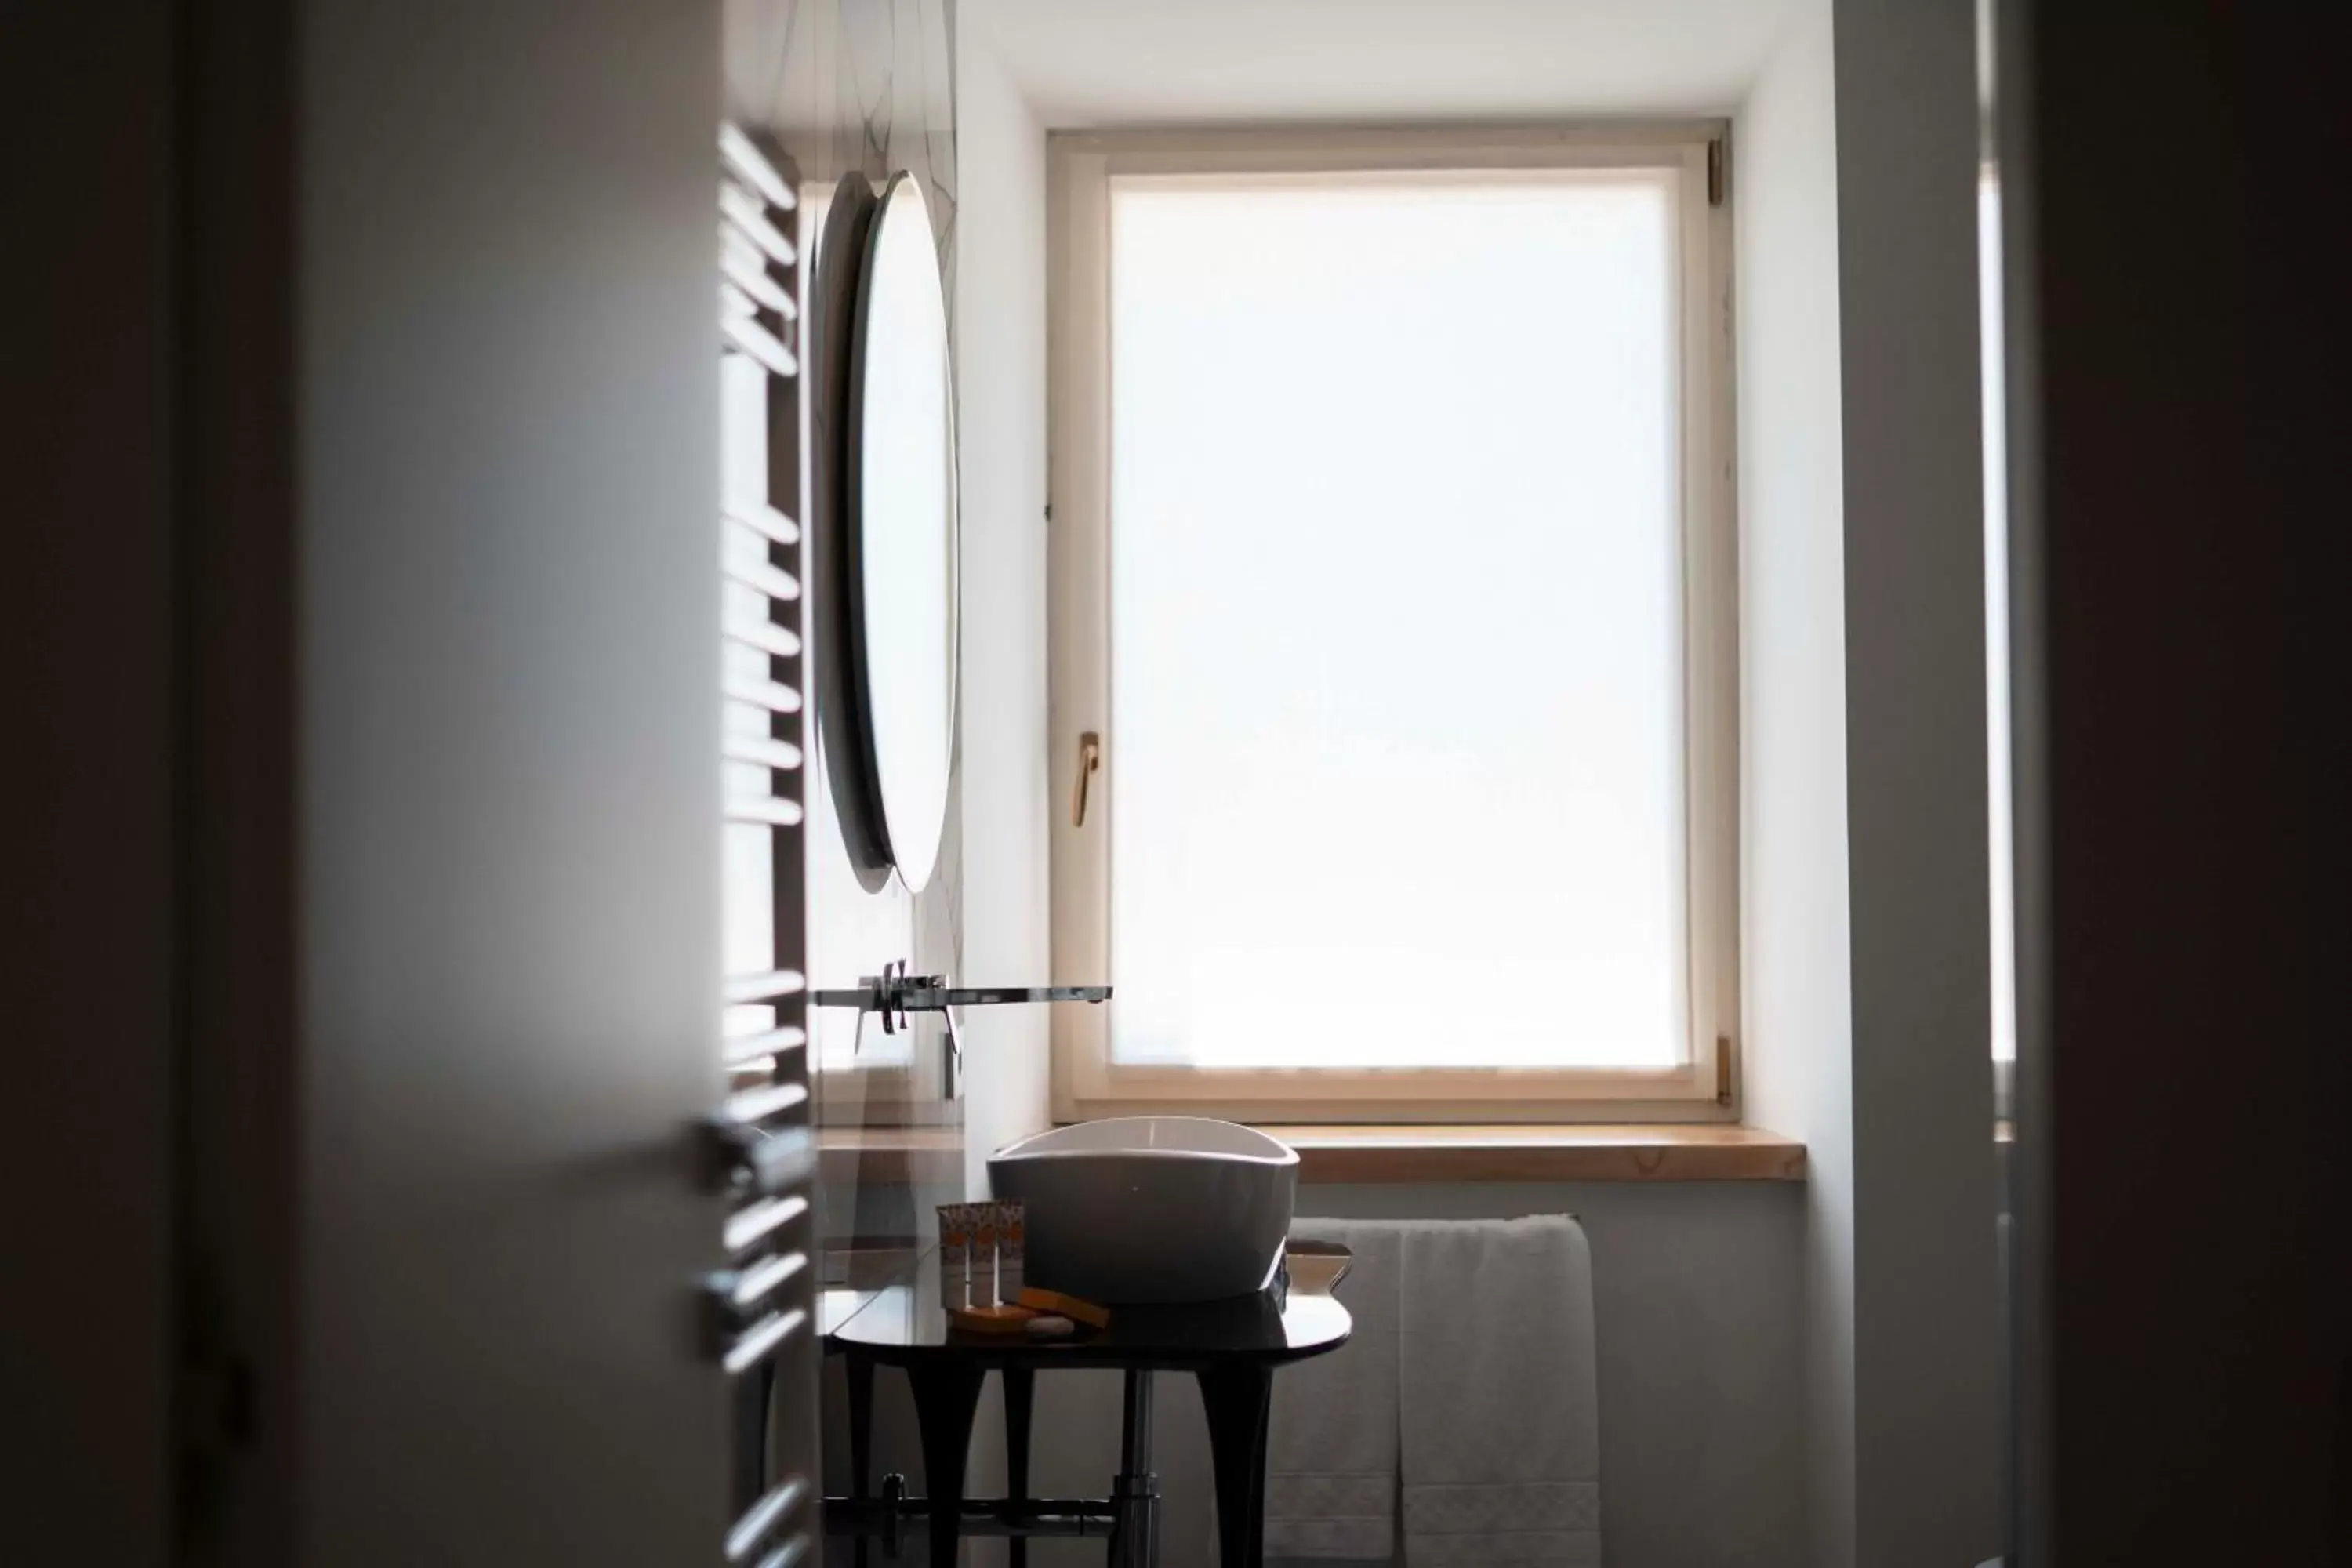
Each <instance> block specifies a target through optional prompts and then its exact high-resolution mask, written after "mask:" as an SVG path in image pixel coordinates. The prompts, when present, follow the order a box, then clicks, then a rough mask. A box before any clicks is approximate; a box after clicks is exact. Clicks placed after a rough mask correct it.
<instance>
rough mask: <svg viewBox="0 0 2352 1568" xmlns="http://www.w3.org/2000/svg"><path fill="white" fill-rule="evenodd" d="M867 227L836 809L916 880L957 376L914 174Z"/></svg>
mask: <svg viewBox="0 0 2352 1568" xmlns="http://www.w3.org/2000/svg"><path fill="white" fill-rule="evenodd" d="M863 226H864V229H865V233H864V235H863V238H864V241H865V243H864V245H863V247H862V256H861V257H860V258H859V265H858V268H857V289H856V300H855V303H854V305H853V306H852V312H851V313H852V316H853V326H852V330H851V332H850V334H849V339H850V341H849V342H848V344H847V347H848V350H849V353H848V359H849V363H848V366H847V371H848V376H847V380H848V386H847V388H846V390H847V393H848V396H847V398H846V399H845V404H846V406H845V407H844V408H843V409H841V411H840V413H841V418H840V420H839V422H838V423H839V436H840V440H841V442H842V447H843V452H842V462H841V480H842V482H841V486H840V489H839V491H838V493H837V502H838V504H837V509H836V510H837V516H836V518H835V527H836V530H837V538H836V539H835V549H836V550H837V551H838V555H839V564H840V580H839V582H838V584H836V585H835V594H834V603H835V616H836V618H837V620H838V621H839V623H840V624H839V625H838V626H836V627H835V631H836V632H837V634H838V635H837V636H836V637H833V638H829V639H828V641H829V642H831V643H832V644H833V647H832V648H831V649H830V650H829V651H830V652H831V653H832V654H833V657H834V658H835V659H836V660H837V661H838V663H839V668H838V669H837V672H836V673H837V674H838V676H839V678H840V679H837V680H833V681H827V682H825V685H826V686H827V687H829V688H831V689H832V690H833V691H834V692H835V694H836V695H835V707H836V709H837V710H838V711H837V712H836V714H835V717H836V718H837V719H838V720H839V721H840V722H839V723H838V724H835V725H828V726H827V727H826V732H827V741H828V747H829V749H830V751H831V752H832V753H833V754H832V756H831V758H830V760H829V766H831V767H833V768H835V770H839V771H842V772H845V773H852V774H856V775H857V776H856V777H855V778H845V779H842V780H841V781H840V782H842V783H843V784H845V785H847V786H848V787H847V788H846V789H845V792H844V793H845V794H846V795H849V796H851V797H853V798H854V800H855V803H856V808H855V810H854V811H850V812H845V813H844V814H843V815H844V818H845V821H844V826H845V830H846V837H849V838H850V840H851V841H852V847H853V849H858V848H860V847H861V841H862V848H863V850H864V853H863V854H862V855H861V857H860V858H864V859H866V860H868V861H871V860H873V859H876V858H880V859H881V860H883V861H884V863H886V864H887V865H891V866H895V867H896V868H898V875H899V877H900V879H902V880H903V881H904V882H905V883H906V885H907V887H908V889H909V890H910V891H918V892H919V891H920V890H921V889H922V888H923V887H924V885H925V884H927V883H928V882H929V880H930V879H931V872H932V869H933V868H934V867H935V866H936V864H937V862H938V859H939V851H940V832H941V830H942V829H943V828H944V826H946V820H947V804H948V774H949V770H950V767H951V766H952V764H953V762H954V751H955V711H956V637H957V625H956V623H957V604H956V600H957V572H956V565H957V563H956V533H957V512H956V447H955V385H954V382H953V379H952V377H951V374H950V367H949V359H948V319H947V295H946V291H945V289H944V287H943V286H942V283H941V279H940V259H939V247H938V243H937V241H936V240H935V239H934V237H933V236H932V232H931V218H930V213H929V208H928V207H927V206H926V205H925V203H924V201H923V192H922V187H921V185H920V184H918V183H917V182H916V180H915V178H914V176H912V175H910V174H897V175H894V176H892V178H891V180H890V183H889V184H888V185H887V187H886V188H885V189H884V191H883V193H882V195H881V196H880V198H879V199H878V201H877V202H875V204H874V206H873V209H872V215H871V217H870V219H869V220H868V221H867V222H866V224H864V225H863ZM853 816H863V817H865V818H866V820H865V821H862V822H853V821H851V820H850V818H851V817H853Z"/></svg>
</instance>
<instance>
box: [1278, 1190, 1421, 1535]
mask: <svg viewBox="0 0 2352 1568" xmlns="http://www.w3.org/2000/svg"><path fill="white" fill-rule="evenodd" d="M1291 1234H1293V1235H1294V1236H1297V1237H1304V1238H1307V1239H1311V1240H1316V1241H1336V1242H1338V1243H1339V1244H1340V1245H1341V1246H1343V1247H1347V1248H1348V1249H1349V1251H1351V1252H1353V1253H1354V1254H1355V1255H1356V1258H1355V1262H1354V1263H1353V1264H1351V1265H1350V1266H1349V1269H1348V1277H1347V1278H1346V1279H1342V1280H1341V1281H1339V1288H1338V1289H1337V1291H1336V1292H1335V1293H1336V1294H1337V1295H1338V1296H1339V1300H1341V1301H1342V1302H1343V1303H1345V1304H1346V1306H1347V1309H1348V1312H1349V1316H1350V1317H1352V1318H1353V1319H1354V1320H1355V1329H1354V1331H1353V1332H1352V1333H1351V1334H1350V1335H1349V1339H1348V1342H1347V1343H1346V1344H1344V1345H1342V1346H1340V1347H1339V1349H1338V1350H1336V1351H1334V1352H1331V1353H1330V1354H1329V1355H1326V1356H1317V1357H1315V1358H1314V1359H1313V1360H1311V1361H1306V1362H1301V1363H1298V1364H1297V1365H1295V1366H1287V1367H1285V1368H1283V1369H1282V1372H1281V1374H1280V1375H1279V1376H1277V1377H1276V1379H1275V1380H1274V1408H1273V1411H1272V1413H1271V1415H1269V1417H1268V1420H1267V1425H1266V1477H1265V1555H1266V1556H1267V1557H1268V1558H1269V1559H1281V1558H1322V1559H1328V1558H1347V1559H1350V1560H1354V1561H1358V1562H1370V1563H1386V1562H1388V1561H1389V1560H1390V1559H1391V1557H1392V1556H1393V1555H1394V1554H1395V1552H1396V1482H1397V1303H1398V1268H1397V1263H1398V1252H1399V1243H1400V1237H1401V1227H1400V1226H1397V1225H1396V1224H1394V1223H1392V1222H1380V1221H1347V1220H1300V1221H1298V1222H1297V1224H1296V1225H1295V1226H1293V1227H1292V1231H1291Z"/></svg>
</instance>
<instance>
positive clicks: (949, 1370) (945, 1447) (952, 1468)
mask: <svg viewBox="0 0 2352 1568" xmlns="http://www.w3.org/2000/svg"><path fill="white" fill-rule="evenodd" d="M984 1375H985V1373H982V1370H981V1369H980V1368H979V1367H978V1366H976V1365H971V1364H968V1363H942V1364H940V1365H935V1366H927V1367H922V1368H919V1369H916V1368H909V1369H908V1373H907V1382H908V1384H910V1385H911V1386H912V1387H913V1389H914V1392H915V1419H916V1421H917V1423H918V1424H919V1426H921V1427H922V1439H923V1490H924V1492H925V1494H926V1495H927V1496H928V1497H929V1500H930V1507H931V1568H956V1538H957V1536H958V1535H959V1534H960V1533H961V1525H962V1523H963V1468H964V1459H965V1457H966V1456H967V1455H968V1454H969V1453H970V1452H971V1418H972V1415H973V1414H974V1413H975V1412H976V1411H977V1410H978V1409H979V1408H980V1384H981V1379H982V1377H983V1376H984Z"/></svg>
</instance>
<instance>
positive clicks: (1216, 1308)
mask: <svg viewBox="0 0 2352 1568" xmlns="http://www.w3.org/2000/svg"><path fill="white" fill-rule="evenodd" d="M1301 1272H1302V1273H1303V1272H1304V1270H1302V1271H1301ZM1333 1274H1334V1270H1333V1269H1332V1268H1331V1267H1330V1263H1329V1260H1328V1258H1327V1259H1322V1260H1320V1261H1319V1264H1318V1278H1330V1277H1332V1276H1333ZM945 1284H946V1281H944V1280H943V1279H942V1278H941V1271H940V1256H939V1249H938V1248H936V1247H932V1248H929V1249H927V1250H926V1251H925V1252H924V1253H923V1255H922V1257H921V1258H919V1260H918V1261H917V1262H915V1263H914V1264H913V1265H912V1267H911V1268H908V1271H907V1272H906V1273H905V1274H904V1275H903V1276H902V1277H901V1278H899V1279H897V1280H895V1281H893V1282H892V1283H890V1284H888V1285H886V1286H884V1287H882V1288H881V1289H878V1290H877V1291H874V1292H873V1293H872V1297H871V1299H870V1300H868V1301H867V1302H866V1305H865V1306H864V1307H863V1308H862V1309H859V1310H856V1311H855V1312H853V1313H852V1314H850V1315H849V1316H848V1318H847V1319H846V1320H845V1321H837V1322H835V1323H834V1325H833V1326H832V1327H830V1328H828V1329H827V1330H826V1338H827V1340H828V1341H830V1342H832V1344H833V1345H835V1346H836V1347H848V1348H854V1349H856V1350H857V1351H859V1352H864V1353H867V1354H871V1355H873V1356H875V1357H876V1358H877V1359H878V1360H882V1361H886V1362H898V1361H905V1360H915V1359H926V1358H928V1357H929V1356H930V1355H932V1354H934V1353H939V1354H945V1353H950V1352H952V1353H954V1354H956V1355H959V1356H972V1357H977V1358H979V1359H981V1360H983V1361H988V1362H1003V1361H1023V1362H1033V1363H1038V1364H1046V1363H1069V1364H1078V1365H1119V1366H1134V1365H1138V1364H1150V1365H1158V1366H1166V1367H1173V1368H1185V1367H1198V1366H1201V1365H1203V1364H1206V1363H1211V1362H1219V1361H1228V1360H1244V1361H1256V1362H1265V1363H1277V1362H1286V1361H1296V1360H1297V1359H1299V1358H1301V1357H1304V1356H1310V1355H1315V1354H1318V1353H1319V1352H1324V1351H1328V1350H1336V1349H1337V1348H1339V1346H1340V1345H1341V1344H1344V1343H1345V1342H1347V1339H1348V1335H1349V1331H1350V1330H1351V1328H1352V1327H1353V1322H1352V1320H1351V1319H1350V1318H1349V1315H1348V1309H1347V1308H1345V1307H1343V1306H1341V1305H1340V1304H1339V1301H1338V1300H1337V1299H1335V1298H1334V1297H1332V1296H1330V1295H1328V1294H1325V1293H1322V1292H1319V1291H1315V1290H1310V1289H1304V1288H1300V1287H1298V1286H1296V1285H1295V1286H1294V1287H1293V1289H1291V1290H1290V1292H1289V1294H1288V1296H1287V1299H1286V1300H1281V1301H1277V1300H1276V1298H1275V1296H1274V1295H1273V1294H1271V1293H1267V1292H1261V1293H1259V1294H1255V1295H1249V1296H1233V1297H1227V1298H1225V1299H1224V1300H1218V1301H1202V1302H1196V1303H1192V1304H1190V1305H1185V1306H1166V1307H1119V1308H1116V1309H1114V1310H1112V1313H1111V1321H1110V1326H1109V1327H1108V1328H1107V1329H1105V1330H1103V1331H1101V1332H1099V1333H1095V1334H1091V1335H1087V1336H1086V1337H1083V1338H1080V1339H1076V1340H1063V1341H1057V1342H1041V1341H1031V1340H1023V1339H1012V1338H1003V1339H1000V1338H997V1337H994V1336H988V1335H982V1336H974V1335H971V1334H969V1333H963V1332H959V1331H955V1330H954V1329H952V1328H951V1327H950V1324H949V1322H948V1315H947V1303H946V1295H945V1289H944V1287H945ZM961 1301H962V1298H961V1294H960V1293H959V1294H958V1295H957V1297H956V1303H957V1304H958V1305H961Z"/></svg>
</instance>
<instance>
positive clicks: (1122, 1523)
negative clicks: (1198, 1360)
mask: <svg viewBox="0 0 2352 1568" xmlns="http://www.w3.org/2000/svg"><path fill="white" fill-rule="evenodd" d="M1125 1403H1126V1410H1125V1414H1124V1415H1123V1416H1122V1418H1121V1421H1120V1424H1119V1441H1118V1480H1116V1481H1115V1482H1113V1483H1112V1485H1111V1509H1112V1511H1113V1512H1114V1514H1115V1515H1116V1516H1117V1520H1116V1522H1115V1523H1113V1524H1112V1526H1111V1533H1110V1553H1109V1559H1110V1564H1111V1568H1159V1564H1160V1478H1159V1477H1158V1476H1156V1475H1153V1474H1152V1473H1151V1373H1150V1372H1149V1371H1147V1370H1145V1369H1143V1368H1140V1367H1129V1368H1128V1371H1127V1398H1126V1402H1125Z"/></svg>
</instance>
